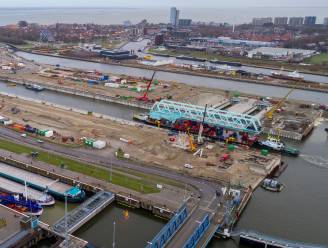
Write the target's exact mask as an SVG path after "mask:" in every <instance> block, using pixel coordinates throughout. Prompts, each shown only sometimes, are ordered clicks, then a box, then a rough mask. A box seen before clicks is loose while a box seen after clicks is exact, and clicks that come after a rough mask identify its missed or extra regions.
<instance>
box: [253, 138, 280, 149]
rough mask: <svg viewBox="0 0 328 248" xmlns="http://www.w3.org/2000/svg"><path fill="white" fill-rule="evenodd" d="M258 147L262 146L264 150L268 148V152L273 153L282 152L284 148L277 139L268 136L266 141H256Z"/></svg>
mask: <svg viewBox="0 0 328 248" xmlns="http://www.w3.org/2000/svg"><path fill="white" fill-rule="evenodd" d="M258 143H259V145H260V146H263V147H265V148H268V149H270V150H275V151H283V150H284V148H285V145H284V143H283V142H281V141H280V140H279V139H278V138H274V137H271V136H269V137H268V138H267V139H266V140H261V141H258Z"/></svg>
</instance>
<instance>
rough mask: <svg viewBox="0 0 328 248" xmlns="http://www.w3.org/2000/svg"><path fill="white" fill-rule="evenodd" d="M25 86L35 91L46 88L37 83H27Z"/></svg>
mask: <svg viewBox="0 0 328 248" xmlns="http://www.w3.org/2000/svg"><path fill="white" fill-rule="evenodd" d="M25 88H26V89H28V90H33V91H37V92H40V91H43V90H44V88H43V87H42V86H40V85H37V84H25Z"/></svg>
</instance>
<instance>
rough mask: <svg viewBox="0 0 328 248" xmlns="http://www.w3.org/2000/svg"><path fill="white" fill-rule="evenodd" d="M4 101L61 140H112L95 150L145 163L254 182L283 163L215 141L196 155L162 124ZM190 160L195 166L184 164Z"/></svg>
mask: <svg viewBox="0 0 328 248" xmlns="http://www.w3.org/2000/svg"><path fill="white" fill-rule="evenodd" d="M0 101H1V102H0V103H1V109H0V115H3V116H5V117H8V118H10V119H12V120H13V121H14V122H17V123H20V124H24V125H26V124H29V125H31V126H33V127H36V128H39V129H49V130H55V131H56V132H57V133H58V134H59V135H57V136H56V139H55V140H54V141H55V142H58V143H61V138H60V137H61V136H72V137H74V138H75V143H78V141H79V139H80V138H81V137H87V138H93V139H100V140H105V141H106V142H107V143H108V144H109V145H108V147H107V148H106V149H104V150H94V152H95V153H101V154H105V155H108V156H112V155H113V154H114V153H115V151H117V149H118V148H122V149H123V151H124V152H125V153H128V154H129V155H130V159H132V160H136V161H139V162H142V163H144V164H145V166H146V165H155V166H159V167H165V168H168V169H172V170H176V171H180V172H183V173H189V174H191V175H193V176H201V177H205V178H210V179H213V180H219V181H225V182H230V183H232V184H235V185H241V186H245V187H248V186H252V187H255V185H257V184H258V183H259V182H260V181H261V180H262V179H263V178H264V177H265V174H267V173H268V172H269V171H270V170H271V169H272V168H273V167H274V166H275V165H276V164H279V163H280V155H277V154H269V156H267V157H262V156H260V154H259V153H260V151H259V150H254V149H247V148H245V147H237V148H236V149H235V151H233V152H228V150H227V147H226V145H224V144H221V143H214V144H212V145H213V148H212V149H207V148H206V145H207V144H205V145H203V146H202V147H198V148H197V149H199V148H202V149H203V154H204V155H205V156H206V158H205V157H202V158H200V157H199V156H198V157H196V156H193V154H192V153H191V152H189V151H188V150H183V149H180V148H176V147H173V146H172V144H171V142H170V141H169V136H168V131H167V130H164V129H158V128H153V127H148V126H145V125H140V124H136V125H127V124H122V123H119V122H117V121H112V120H105V119H102V118H97V117H94V116H89V115H83V114H79V113H75V112H72V111H68V110H61V109H57V108H54V107H50V106H47V105H43V104H38V103H34V102H29V101H23V100H20V99H17V98H9V97H0ZM13 107H16V108H18V109H19V110H20V112H19V113H17V114H14V113H13V112H12V108H13ZM120 138H124V139H127V140H131V144H128V143H125V142H122V141H121V140H120ZM80 144H81V142H80ZM76 149H81V150H82V151H83V149H85V148H83V147H82V146H81V147H78V148H76ZM225 153H229V155H230V157H231V159H230V160H229V161H227V163H223V162H220V161H219V159H220V157H221V156H222V155H223V154H225ZM254 158H256V159H254ZM186 163H188V164H190V165H192V166H193V168H192V169H187V168H185V167H184V165H185V164H186Z"/></svg>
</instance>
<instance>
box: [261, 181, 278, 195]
mask: <svg viewBox="0 0 328 248" xmlns="http://www.w3.org/2000/svg"><path fill="white" fill-rule="evenodd" d="M261 187H262V188H264V189H266V190H269V191H273V192H280V191H282V190H283V188H284V185H283V184H282V183H280V182H278V181H276V180H273V179H264V180H263V182H262V184H261Z"/></svg>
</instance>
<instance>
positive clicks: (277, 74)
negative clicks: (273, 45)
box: [271, 70, 304, 81]
mask: <svg viewBox="0 0 328 248" xmlns="http://www.w3.org/2000/svg"><path fill="white" fill-rule="evenodd" d="M271 77H273V78H278V79H286V80H293V81H303V80H304V77H303V76H302V75H301V74H299V73H298V71H293V72H289V73H287V74H285V73H283V72H282V70H280V71H278V72H276V71H274V72H271Z"/></svg>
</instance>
